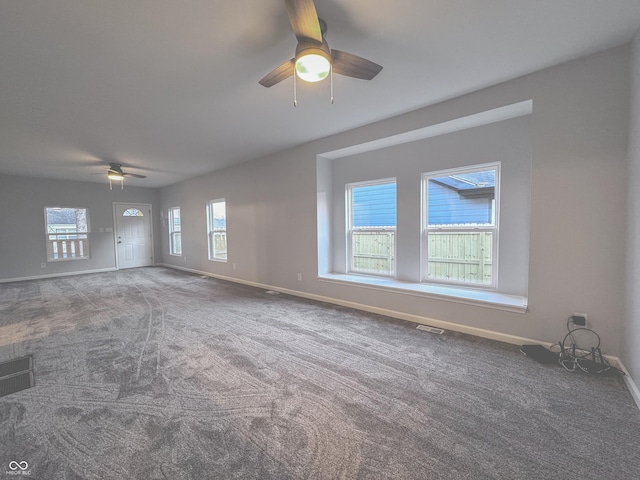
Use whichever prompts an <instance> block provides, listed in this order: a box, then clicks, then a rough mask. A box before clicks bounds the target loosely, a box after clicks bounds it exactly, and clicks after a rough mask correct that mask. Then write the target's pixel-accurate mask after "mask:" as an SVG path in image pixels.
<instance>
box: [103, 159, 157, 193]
mask: <svg viewBox="0 0 640 480" xmlns="http://www.w3.org/2000/svg"><path fill="white" fill-rule="evenodd" d="M124 177H135V178H147V176H146V175H138V174H137V173H125V172H123V171H122V165H120V164H119V163H110V164H109V169H108V170H107V178H108V179H109V190H112V189H113V187H112V182H120V185H121V188H122V189H123V190H124Z"/></svg>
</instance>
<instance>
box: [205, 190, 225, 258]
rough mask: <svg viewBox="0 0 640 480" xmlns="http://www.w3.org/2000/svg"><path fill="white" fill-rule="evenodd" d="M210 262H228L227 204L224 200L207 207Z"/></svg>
mask: <svg viewBox="0 0 640 480" xmlns="http://www.w3.org/2000/svg"><path fill="white" fill-rule="evenodd" d="M207 230H208V242H209V260H221V261H225V262H226V261H227V204H226V202H225V199H224V198H220V199H217V200H211V201H210V202H209V203H208V205H207Z"/></svg>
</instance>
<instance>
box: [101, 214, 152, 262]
mask: <svg viewBox="0 0 640 480" xmlns="http://www.w3.org/2000/svg"><path fill="white" fill-rule="evenodd" d="M111 205H112V207H113V255H114V258H115V260H116V270H120V260H119V258H118V223H117V222H118V216H117V215H116V207H118V206H123V205H124V206H133V207H149V237H150V239H151V240H150V241H151V263H150V264H149V265H141V267H142V266H144V267H148V266H151V265H154V263H155V261H156V252H155V251H154V250H155V249H154V243H155V239H154V237H153V205H152V204H150V203H135V202H133V203H132V202H112V204H111ZM135 268H139V267H135Z"/></svg>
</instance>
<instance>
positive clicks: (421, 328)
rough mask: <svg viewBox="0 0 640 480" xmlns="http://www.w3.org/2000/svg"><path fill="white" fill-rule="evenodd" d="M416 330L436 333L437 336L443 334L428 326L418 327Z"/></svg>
mask: <svg viewBox="0 0 640 480" xmlns="http://www.w3.org/2000/svg"><path fill="white" fill-rule="evenodd" d="M416 328H417V329H418V330H424V331H425V332H431V333H437V334H438V335H442V334H443V333H444V330H443V329H441V328H436V327H430V326H429V325H418V326H417V327H416Z"/></svg>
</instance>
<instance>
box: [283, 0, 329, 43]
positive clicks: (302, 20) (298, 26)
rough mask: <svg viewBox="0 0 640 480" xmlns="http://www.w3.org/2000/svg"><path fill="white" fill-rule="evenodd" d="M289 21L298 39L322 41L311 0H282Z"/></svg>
mask: <svg viewBox="0 0 640 480" xmlns="http://www.w3.org/2000/svg"><path fill="white" fill-rule="evenodd" d="M284 3H285V5H286V7H287V13H288V14H289V23H291V28H292V29H293V33H294V34H295V36H296V38H297V39H298V41H301V40H304V39H309V40H315V41H316V42H318V43H322V31H321V30H320V21H319V20H318V13H317V12H316V6H315V5H314V4H313V0H284Z"/></svg>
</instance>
